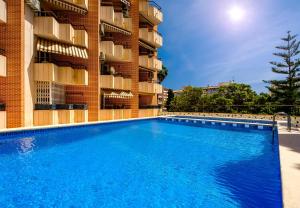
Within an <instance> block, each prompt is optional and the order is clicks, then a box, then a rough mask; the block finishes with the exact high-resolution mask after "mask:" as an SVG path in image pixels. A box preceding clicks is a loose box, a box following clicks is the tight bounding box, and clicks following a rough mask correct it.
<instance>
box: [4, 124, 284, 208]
mask: <svg viewBox="0 0 300 208" xmlns="http://www.w3.org/2000/svg"><path fill="white" fill-rule="evenodd" d="M271 140H272V137H271V132H270V131H258V130H256V131H254V130H253V131H252V130H251V131H250V130H248V131H247V132H245V131H237V130H228V129H227V130H224V129H215V128H203V127H195V126H188V125H179V124H176V123H169V122H164V121H160V120H155V119H153V120H147V121H146V120H144V121H135V122H124V123H114V124H106V125H98V126H90V127H82V128H65V129H58V130H50V131H48V130H47V131H44V132H43V131H42V132H36V133H26V134H21V135H15V136H13V135H11V136H4V137H2V138H0V170H1V171H0V207H1V208H6V207H21V208H27V207H30V208H31V207H73V208H75V207H78V208H79V207H109V208H110V207H111V208H118V207H125V208H126V207H130V208H135V207H138V208H142V207H154V208H156V207H166V208H172V207H201V208H202V207H204V208H206V207H214V208H219V207H222V208H229V207H246V208H248V207H249V208H251V207H258V208H268V207H272V208H276V207H282V198H281V185H280V184H281V183H280V171H279V160H278V145H277V143H276V144H275V146H272V145H271Z"/></svg>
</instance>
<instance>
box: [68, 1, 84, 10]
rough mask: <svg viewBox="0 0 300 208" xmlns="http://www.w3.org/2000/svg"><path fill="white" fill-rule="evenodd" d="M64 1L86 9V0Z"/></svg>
mask: <svg viewBox="0 0 300 208" xmlns="http://www.w3.org/2000/svg"><path fill="white" fill-rule="evenodd" d="M66 1H67V2H69V3H71V4H75V5H77V6H80V7H82V8H85V9H88V0H66Z"/></svg>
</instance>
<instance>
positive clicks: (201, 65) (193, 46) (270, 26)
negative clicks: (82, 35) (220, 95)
mask: <svg viewBox="0 0 300 208" xmlns="http://www.w3.org/2000/svg"><path fill="white" fill-rule="evenodd" d="M156 2H157V3H158V4H159V5H161V6H162V8H163V13H164V22H163V23H162V24H161V25H160V27H159V31H160V32H161V33H162V35H163V37H164V46H163V48H162V49H160V50H159V57H161V58H162V59H163V62H164V64H165V65H166V66H167V67H168V69H169V76H168V77H167V79H166V80H165V81H164V86H166V87H169V88H172V89H179V88H181V87H182V86H186V85H193V86H207V85H214V84H217V83H219V82H224V81H229V80H235V81H236V82H243V83H247V84H250V85H251V86H252V87H253V89H254V90H256V91H258V92H261V91H266V89H265V87H264V86H265V84H264V83H263V82H262V80H269V79H273V78H278V75H275V74H274V73H272V72H271V66H270V64H269V62H270V61H274V60H277V59H276V58H275V57H274V56H273V55H272V53H273V52H275V51H274V50H275V46H277V45H281V43H282V42H281V40H280V38H281V37H283V36H285V35H286V32H287V31H288V30H291V31H292V32H293V33H296V34H299V35H300V12H299V11H300V1H299V0H188V1H182V0H172V1H171V0H156ZM233 6H235V7H239V8H242V10H243V11H244V18H243V19H242V20H240V21H238V22H233V21H232V20H231V19H230V17H229V15H228V11H229V10H230V8H232V7H233ZM298 39H299V40H300V37H299V38H298Z"/></svg>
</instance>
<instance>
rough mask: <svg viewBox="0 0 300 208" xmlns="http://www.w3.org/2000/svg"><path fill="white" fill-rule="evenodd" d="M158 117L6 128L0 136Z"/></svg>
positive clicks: (148, 118) (1, 130)
mask: <svg viewBox="0 0 300 208" xmlns="http://www.w3.org/2000/svg"><path fill="white" fill-rule="evenodd" d="M159 117H161V116H154V117H145V118H130V119H120V120H109V121H93V122H84V123H71V124H56V125H45V126H28V127H20V128H6V129H0V134H3V133H18V132H23V131H36V130H47V129H62V128H68V127H83V126H93V125H100V124H109V123H123V122H128V121H141V120H151V119H155V118H159Z"/></svg>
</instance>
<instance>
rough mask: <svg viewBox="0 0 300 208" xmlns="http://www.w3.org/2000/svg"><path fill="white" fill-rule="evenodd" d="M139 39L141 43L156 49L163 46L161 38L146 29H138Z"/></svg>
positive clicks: (154, 32) (153, 31)
mask: <svg viewBox="0 0 300 208" xmlns="http://www.w3.org/2000/svg"><path fill="white" fill-rule="evenodd" d="M139 38H140V39H141V40H142V41H144V42H146V43H148V44H150V45H153V46H155V47H156V48H160V47H162V45H163V38H162V36H161V35H160V34H159V33H158V32H156V31H155V30H149V29H148V28H140V30H139Z"/></svg>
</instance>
